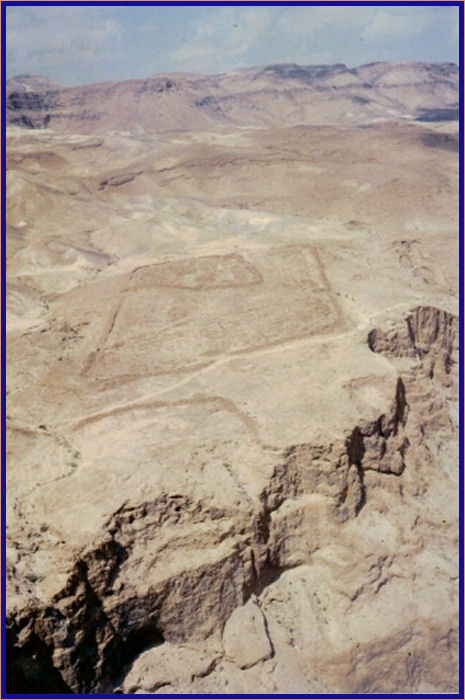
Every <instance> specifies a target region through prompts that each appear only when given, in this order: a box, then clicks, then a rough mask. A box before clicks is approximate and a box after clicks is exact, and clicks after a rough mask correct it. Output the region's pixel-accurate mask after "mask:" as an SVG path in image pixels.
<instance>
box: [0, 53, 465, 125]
mask: <svg viewBox="0 0 465 700" xmlns="http://www.w3.org/2000/svg"><path fill="white" fill-rule="evenodd" d="M458 78H459V69H458V66H457V65H456V64H454V63H448V62H441V63H420V62H396V63H394V62H375V63H368V64H364V65H361V66H358V67H355V68H348V67H347V66H346V65H345V64H341V63H338V64H334V65H302V66H301V65H298V64H295V63H285V64H270V65H265V66H258V67H251V68H242V69H238V70H235V71H230V72H227V73H220V74H217V75H201V74H191V73H161V74H157V75H154V76H151V77H148V78H137V79H129V80H122V81H106V82H100V83H95V84H90V85H82V86H75V87H64V86H61V85H59V84H58V83H56V82H54V81H52V80H50V79H49V78H47V77H45V76H32V75H27V74H21V75H18V76H15V77H11V78H8V79H7V81H6V92H7V100H6V107H7V124H8V125H13V126H21V127H27V128H47V127H48V128H53V129H54V130H56V131H64V132H83V133H93V132H99V133H101V132H103V131H108V130H116V131H129V132H147V133H153V132H159V131H170V130H173V129H174V130H176V129H181V130H185V129H192V128H193V129H198V128H200V129H203V128H211V127H221V126H238V127H244V126H245V127H261V128H263V127H280V126H290V125H297V124H309V125H312V124H322V123H324V124H348V125H350V124H365V123H370V122H374V121H380V120H386V119H388V120H392V119H407V120H419V121H426V122H432V121H451V120H454V119H458V116H459V110H458Z"/></svg>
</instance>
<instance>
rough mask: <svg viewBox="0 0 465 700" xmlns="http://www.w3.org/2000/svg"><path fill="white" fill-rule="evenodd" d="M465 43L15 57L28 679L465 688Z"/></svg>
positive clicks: (16, 634)
mask: <svg viewBox="0 0 465 700" xmlns="http://www.w3.org/2000/svg"><path fill="white" fill-rule="evenodd" d="M457 80H458V73H457V67H456V66H454V65H453V64H388V63H376V64H371V65H366V66H361V67H359V68H356V69H348V68H347V67H345V66H343V65H336V66H297V65H294V64H292V65H289V64H286V65H274V66H266V67H262V68H253V69H245V70H241V71H236V72H234V73H229V74H224V75H221V76H197V75H186V74H176V75H166V76H165V75H163V76H155V77H153V78H149V79H147V80H134V81H126V82H124V83H108V84H101V85H94V86H84V87H78V88H62V87H60V86H57V85H55V84H52V83H51V82H49V81H48V80H46V79H44V78H38V77H34V76H32V77H31V76H18V77H17V78H15V79H11V80H10V81H9V82H8V92H9V95H8V100H9V101H8V105H7V107H8V121H9V124H10V126H9V128H8V130H7V239H6V259H7V298H6V303H7V383H8V385H7V416H6V419H7V449H8V472H7V478H8V485H7V488H8V491H7V506H8V512H7V520H8V529H7V563H8V579H7V588H8V611H7V613H8V626H7V643H8V672H9V679H8V684H9V686H8V689H9V691H10V692H22V693H59V694H61V693H65V692H72V693H101V692H108V693H112V692H115V693H121V692H123V693H144V692H147V693H152V692H153V693H157V692H159V693H212V694H218V693H233V694H236V693H266V694H273V693H341V692H342V693H403V692H408V693H418V694H424V693H449V692H457V689H458V617H457V610H458V518H459V509H458V506H459V504H458V479H459V475H458V381H459V374H458V362H459V329H458V234H457V228H458V125H457V121H455V120H454V117H455V116H456V113H455V110H456V109H457V100H458V96H457Z"/></svg>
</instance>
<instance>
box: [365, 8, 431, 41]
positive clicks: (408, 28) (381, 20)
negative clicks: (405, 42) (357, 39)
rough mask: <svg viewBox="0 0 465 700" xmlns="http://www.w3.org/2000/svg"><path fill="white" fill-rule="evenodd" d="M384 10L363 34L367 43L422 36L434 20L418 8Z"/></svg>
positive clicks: (379, 12)
mask: <svg viewBox="0 0 465 700" xmlns="http://www.w3.org/2000/svg"><path fill="white" fill-rule="evenodd" d="M413 10H414V11H413V12H412V10H411V9H409V8H403V9H402V10H399V9H398V8H392V9H383V10H379V11H378V12H377V13H376V15H375V17H374V19H373V20H372V21H371V22H370V23H369V24H368V26H367V27H365V29H364V30H363V32H362V33H361V35H360V36H361V38H362V39H364V40H365V41H380V40H389V39H398V38H406V37H409V36H414V35H416V34H421V32H423V31H424V30H425V29H426V28H427V27H428V26H429V25H430V24H431V22H432V20H433V18H432V16H431V15H430V14H428V13H427V12H421V13H420V12H419V11H418V8H413Z"/></svg>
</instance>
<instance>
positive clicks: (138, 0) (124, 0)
mask: <svg viewBox="0 0 465 700" xmlns="http://www.w3.org/2000/svg"><path fill="white" fill-rule="evenodd" d="M53 5H59V6H73V5H75V6H79V5H97V6H98V5H100V6H125V5H126V6H131V5H135V6H144V5H155V6H156V5H162V6H163V5H164V6H170V5H172V6H199V5H200V6H212V7H215V6H216V7H221V6H246V5H255V6H260V5H264V6H289V5H291V6H308V5H316V6H318V5H324V6H335V7H342V6H347V5H349V6H363V5H368V6H373V5H377V6H415V7H434V6H436V7H445V6H452V7H458V9H459V37H460V38H459V57H460V59H459V222H460V223H459V295H460V296H459V303H460V311H459V342H460V352H459V357H460V381H459V411H460V413H459V445H460V446H459V455H460V457H459V490H460V518H459V540H460V544H459V691H458V693H431V694H428V695H427V697H428V698H438V699H439V698H451V699H452V698H454V699H455V698H456V699H457V700H461V699H462V698H463V697H464V638H463V632H464V627H463V622H464V619H463V618H464V608H463V594H464V582H463V570H464V539H463V535H464V508H463V495H464V476H463V467H464V459H463V450H464V441H463V435H464V415H463V413H464V411H463V408H464V387H463V369H464V319H463V311H464V309H463V300H464V267H463V263H464V196H463V188H464V170H463V167H464V163H463V161H464V158H463V150H464V123H463V121H464V119H463V118H464V114H463V89H464V71H463V63H464V59H463V54H464V41H463V30H464V0H456V1H445V2H440V1H439V2H438V1H436V2H429V1H425V2H422V1H421V0H420V1H419V2H415V1H414V0H413V1H412V0H407V1H405V2H403V1H399V2H395V1H391V2H389V1H388V2H383V1H381V2H377V1H376V0H374V2H366V1H364V0H354V1H351V0H348V2H344V1H339V2H338V1H334V2H331V1H330V2H305V0H304V1H303V2H279V1H272V2H253V1H252V2H248V1H247V0H238V1H237V2H227V1H226V2H221V1H220V2H215V1H213V2H209V1H208V0H206V1H205V2H201V1H197V0H194V1H182V0H174V1H173V2H154V1H151V0H147V1H146V2H144V0H134V2H131V1H130V0H116V1H115V2H111V0H110V1H109V2H99V1H91V0H88V1H86V0H83V1H74V2H73V0H64V1H63V2H60V1H59V0H58V2H51V1H47V0H43V1H42V0H38V2H31V1H30V0H24V2H22V1H20V0H1V29H2V32H1V97H2V115H1V139H2V141H1V143H2V149H1V156H2V157H1V178H2V179H1V212H2V216H1V341H2V344H1V467H2V468H1V544H2V547H1V574H2V576H1V692H0V698H1V699H3V698H5V699H7V698H74V697H76V698H113V697H115V695H114V694H52V693H49V694H44V693H38V694H32V693H30V694H20V693H7V692H6V687H5V679H6V624H5V610H6V576H5V572H6V553H5V546H4V541H5V533H6V475H5V459H6V445H5V432H6V390H5V380H6V357H5V342H4V341H5V338H6V310H5V306H6V255H5V246H6V221H5V212H6V167H5V162H6V153H5V150H6V107H5V105H6V38H5V33H6V9H7V7H13V6H16V7H18V6H25V7H27V6H31V7H37V6H53ZM123 697H128V698H152V697H157V698H182V697H187V698H270V697H273V698H296V699H297V698H341V700H342V699H345V698H380V699H381V698H405V699H407V698H412V699H413V698H416V700H418V699H419V698H421V697H422V696H421V695H420V694H411V693H410V694H409V693H406V694H402V693H391V694H386V693H368V694H344V693H342V694H341V693H339V694H338V693H327V694H307V695H305V694H273V695H271V696H270V694H253V693H251V694H243V693H242V694H241V693H235V694H221V693H214V694H213V693H212V694H189V695H186V694H175V693H171V694H159V693H157V694H137V695H136V694H125V695H123Z"/></svg>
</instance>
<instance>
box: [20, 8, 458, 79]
mask: <svg viewBox="0 0 465 700" xmlns="http://www.w3.org/2000/svg"><path fill="white" fill-rule="evenodd" d="M6 13H7V25H6V42H7V62H6V63H7V75H9V76H11V75H15V74H18V73H33V74H40V75H47V76H49V77H51V78H53V79H55V80H57V81H58V82H60V83H62V84H64V85H78V84H85V83H94V82H99V81H103V80H123V79H126V78H140V77H147V76H150V75H153V74H155V73H161V72H167V71H170V72H171V71H185V72H196V73H221V72H224V71H228V70H234V69H235V68H240V67H244V66H251V65H262V64H266V63H278V62H294V63H302V64H306V63H346V64H347V65H348V66H356V65H360V64H362V63H369V62H371V61H380V60H393V61H409V60H418V61H455V62H458V56H459V31H458V14H459V13H458V8H457V7H448V6H441V5H440V4H438V6H432V7H431V6H430V7H418V6H413V7H412V6H410V7H409V6H404V5H397V6H395V7H392V6H382V5H376V4H374V5H366V6H363V7H357V6H351V5H345V6H343V7H331V6H328V5H326V4H322V5H320V6H313V7H305V6H300V7H299V6H289V5H283V6H278V7H275V6H269V5H266V4H263V5H261V6H248V7H239V6H229V7H212V6H208V5H202V6H197V7H187V6H186V7H169V6H159V7H157V6H144V7H136V6H134V5H132V6H131V5H128V6H124V7H118V6H114V5H111V3H110V4H106V5H105V6H104V5H102V6H78V5H77V6H72V7H66V6H60V5H59V4H57V5H55V6H52V7H47V6H40V5H35V6H32V7H26V6H17V7H15V6H10V7H8V6H7V8H6Z"/></svg>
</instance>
